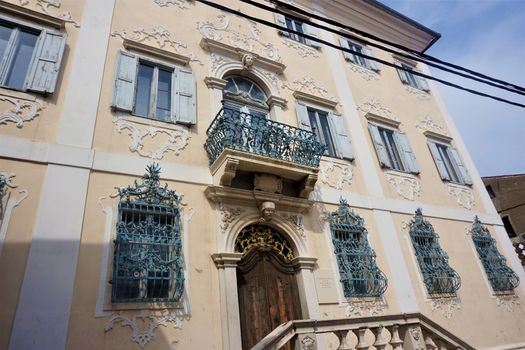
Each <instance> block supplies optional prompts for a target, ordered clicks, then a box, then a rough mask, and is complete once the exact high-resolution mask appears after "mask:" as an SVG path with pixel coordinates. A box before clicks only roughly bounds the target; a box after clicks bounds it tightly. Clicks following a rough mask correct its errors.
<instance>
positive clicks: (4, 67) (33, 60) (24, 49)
mask: <svg viewBox="0 0 525 350" xmlns="http://www.w3.org/2000/svg"><path fill="white" fill-rule="evenodd" d="M65 43H66V35H65V34H63V33H56V32H52V31H48V30H40V29H34V28H30V27H26V26H21V25H18V24H16V23H12V22H7V21H4V20H1V19H0V86H3V87H7V88H11V89H16V90H30V91H34V92H41V93H53V92H54V90H55V85H56V80H57V78H58V71H59V68H60V63H61V61H62V56H63V53H64V47H65Z"/></svg>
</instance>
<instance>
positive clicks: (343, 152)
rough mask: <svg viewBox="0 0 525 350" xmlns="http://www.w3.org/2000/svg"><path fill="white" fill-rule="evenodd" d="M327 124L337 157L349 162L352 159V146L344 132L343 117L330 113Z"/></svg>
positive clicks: (346, 133)
mask: <svg viewBox="0 0 525 350" xmlns="http://www.w3.org/2000/svg"><path fill="white" fill-rule="evenodd" d="M328 123H329V125H330V131H331V133H332V136H333V140H334V144H335V149H336V152H337V155H338V156H339V157H341V158H345V159H349V160H352V159H354V155H353V152H352V144H351V142H350V138H349V137H348V132H347V131H346V126H345V121H344V119H343V116H342V115H341V114H338V113H334V112H330V114H328Z"/></svg>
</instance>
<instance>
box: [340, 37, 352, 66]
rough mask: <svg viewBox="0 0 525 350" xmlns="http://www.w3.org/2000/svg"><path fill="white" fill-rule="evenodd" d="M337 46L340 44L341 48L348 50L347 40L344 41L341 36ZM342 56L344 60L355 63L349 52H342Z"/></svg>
mask: <svg viewBox="0 0 525 350" xmlns="http://www.w3.org/2000/svg"><path fill="white" fill-rule="evenodd" d="M339 44H341V47H342V48H344V49H347V50H350V46H349V45H348V40H346V39H345V38H343V37H341V36H340V37H339ZM343 56H344V58H345V60H347V61H350V62H352V63H355V57H354V55H353V54H351V53H350V52H347V51H343Z"/></svg>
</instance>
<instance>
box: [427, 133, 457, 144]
mask: <svg viewBox="0 0 525 350" xmlns="http://www.w3.org/2000/svg"><path fill="white" fill-rule="evenodd" d="M423 135H425V136H426V137H428V138H430V139H434V140H437V141H441V142H445V143H450V142H452V137H450V136H447V135H443V134H438V133H437V132H435V131H432V130H426V131H424V132H423Z"/></svg>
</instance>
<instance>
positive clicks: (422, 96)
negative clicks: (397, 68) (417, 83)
mask: <svg viewBox="0 0 525 350" xmlns="http://www.w3.org/2000/svg"><path fill="white" fill-rule="evenodd" d="M405 90H406V91H407V92H408V93H409V94H411V95H414V96H416V98H417V99H418V100H420V101H428V100H430V94H429V93H428V92H425V91H423V90H419V89H417V88H415V87H412V86H409V85H405Z"/></svg>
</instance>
